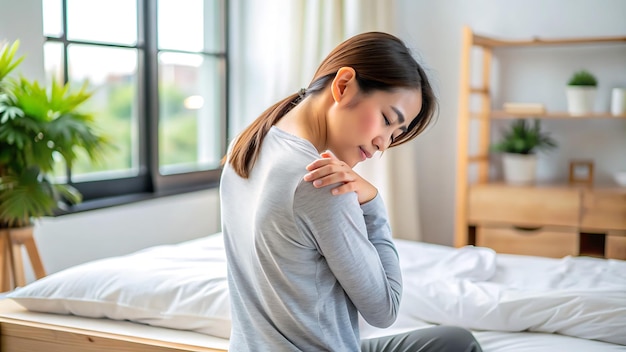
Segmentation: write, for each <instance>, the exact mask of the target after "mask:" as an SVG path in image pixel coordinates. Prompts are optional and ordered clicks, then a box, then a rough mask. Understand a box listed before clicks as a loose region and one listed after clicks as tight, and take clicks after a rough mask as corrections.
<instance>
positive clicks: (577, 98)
mask: <svg viewBox="0 0 626 352" xmlns="http://www.w3.org/2000/svg"><path fill="white" fill-rule="evenodd" d="M597 90H598V89H597V88H596V87H588V86H587V87H585V86H567V90H566V94H567V111H568V112H569V113H570V115H574V116H580V115H586V114H589V113H592V112H593V107H594V105H595V101H596V92H597Z"/></svg>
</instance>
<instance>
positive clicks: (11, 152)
mask: <svg viewBox="0 0 626 352" xmlns="http://www.w3.org/2000/svg"><path fill="white" fill-rule="evenodd" d="M18 47H19V41H16V42H14V43H12V44H6V45H4V46H3V47H2V48H1V50H0V241H9V243H6V242H5V243H4V244H12V245H14V244H16V243H17V244H24V245H25V246H26V248H27V250H28V254H29V256H30V257H31V262H33V269H34V270H35V274H36V276H37V277H39V276H41V275H42V273H43V275H45V272H44V271H43V267H42V266H41V263H40V262H39V263H36V262H35V261H33V255H36V257H37V258H35V259H36V261H39V257H38V254H37V253H36V246H35V243H34V240H33V236H32V231H33V226H32V225H33V220H34V219H37V218H40V217H42V216H45V215H51V214H52V213H53V212H54V211H55V210H57V209H58V208H59V207H61V206H62V205H63V203H62V201H66V202H69V203H78V202H80V201H81V194H80V193H79V192H78V191H77V190H76V189H75V188H74V187H72V186H70V185H67V184H56V183H54V181H53V179H52V177H51V173H52V171H53V168H54V165H55V160H57V159H59V158H61V159H62V160H63V161H65V163H66V165H67V167H68V168H71V166H72V163H73V162H74V161H75V160H76V158H77V156H78V154H77V151H79V150H80V149H82V150H83V151H84V152H85V154H86V155H88V156H89V158H90V159H91V160H96V159H98V158H99V157H100V156H102V153H103V152H104V151H105V149H106V147H107V146H108V145H109V143H108V141H107V139H106V138H105V137H104V136H102V135H100V134H99V133H98V132H97V131H96V130H95V126H94V123H95V122H94V116H93V115H91V114H88V113H85V112H81V111H80V107H81V105H82V104H83V103H84V102H85V101H86V100H87V99H89V98H90V97H91V94H92V93H91V92H89V91H88V90H87V85H86V84H84V85H83V86H82V87H81V88H80V89H78V90H72V89H71V88H70V86H69V85H68V84H65V85H63V84H59V83H56V82H53V83H52V84H51V85H50V86H49V87H47V88H46V87H45V86H42V85H40V84H39V83H37V82H36V81H29V80H27V79H26V78H24V77H20V78H19V79H14V78H12V77H9V73H11V71H13V70H14V69H15V68H17V67H18V66H19V64H20V63H21V62H22V59H23V58H22V57H20V58H16V56H15V54H16V52H17V49H18ZM8 247H9V248H12V246H8ZM0 248H2V246H0ZM32 248H34V250H35V253H33V252H32V250H31V249H32ZM5 254H7V255H9V256H10V257H14V256H19V255H20V254H19V253H12V252H11V251H9V253H0V259H2V260H5ZM14 266H15V264H14ZM14 269H15V268H14ZM13 276H14V277H13V279H14V280H19V277H16V276H19V275H16V273H15V272H13ZM22 276H23V274H22ZM15 284H16V285H20V284H23V283H21V282H17V283H15Z"/></svg>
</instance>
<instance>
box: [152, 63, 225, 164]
mask: <svg viewBox="0 0 626 352" xmlns="http://www.w3.org/2000/svg"><path fill="white" fill-rule="evenodd" d="M220 60H221V59H218V58H214V57H206V56H203V55H195V54H178V53H161V54H160V55H159V101H160V105H159V170H160V172H161V174H163V175H166V174H174V173H182V172H189V171H199V170H210V169H214V168H217V167H219V162H220V154H221V148H220V145H221V143H222V142H221V128H220V124H221V118H220V116H221V115H222V110H223V104H224V103H223V99H222V90H223V89H222V87H221V84H220V82H221V81H220V65H221V64H222V63H221V61H220Z"/></svg>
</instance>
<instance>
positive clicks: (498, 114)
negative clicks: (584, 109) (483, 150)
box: [472, 110, 626, 120]
mask: <svg viewBox="0 0 626 352" xmlns="http://www.w3.org/2000/svg"><path fill="white" fill-rule="evenodd" d="M474 115H476V116H474ZM479 115H481V114H480V113H474V114H472V118H480V116H479ZM490 116H491V118H493V119H517V118H525V117H534V118H541V119H571V120H587V119H626V115H612V114H610V113H608V112H594V113H591V114H587V115H583V116H573V115H570V114H569V113H567V112H565V111H554V112H545V113H542V114H532V113H531V114H529V113H523V114H521V113H520V114H513V113H509V112H505V111H502V110H494V111H492V112H491V114H490Z"/></svg>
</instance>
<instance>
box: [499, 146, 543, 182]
mask: <svg viewBox="0 0 626 352" xmlns="http://www.w3.org/2000/svg"><path fill="white" fill-rule="evenodd" d="M502 169H503V171H504V181H505V182H506V183H509V184H516V185H524V184H529V183H533V182H535V179H536V174H537V156H536V155H535V154H514V153H504V154H502Z"/></svg>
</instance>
